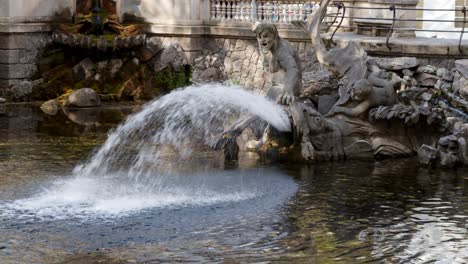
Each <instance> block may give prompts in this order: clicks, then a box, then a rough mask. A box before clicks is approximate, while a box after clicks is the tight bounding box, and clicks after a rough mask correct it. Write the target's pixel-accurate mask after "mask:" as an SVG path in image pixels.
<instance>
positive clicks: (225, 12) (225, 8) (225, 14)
mask: <svg viewBox="0 0 468 264" xmlns="http://www.w3.org/2000/svg"><path fill="white" fill-rule="evenodd" d="M223 19H224V20H227V19H228V1H224V3H223Z"/></svg>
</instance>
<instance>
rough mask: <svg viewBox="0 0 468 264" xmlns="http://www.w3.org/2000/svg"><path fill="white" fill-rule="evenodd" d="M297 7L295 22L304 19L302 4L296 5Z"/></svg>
mask: <svg viewBox="0 0 468 264" xmlns="http://www.w3.org/2000/svg"><path fill="white" fill-rule="evenodd" d="M298 5H299V12H298V18H297V20H304V17H305V13H304V12H305V8H304V3H298Z"/></svg>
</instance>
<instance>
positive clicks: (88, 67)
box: [73, 58, 95, 80]
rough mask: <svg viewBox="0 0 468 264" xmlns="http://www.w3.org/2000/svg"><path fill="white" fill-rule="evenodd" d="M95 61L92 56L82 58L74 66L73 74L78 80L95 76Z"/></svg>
mask: <svg viewBox="0 0 468 264" xmlns="http://www.w3.org/2000/svg"><path fill="white" fill-rule="evenodd" d="M94 71H95V67H94V63H93V61H92V60H91V59H90V58H86V59H84V60H82V61H81V62H80V63H78V64H77V65H75V67H73V74H75V76H76V77H77V80H86V79H89V78H91V77H93V76H94Z"/></svg>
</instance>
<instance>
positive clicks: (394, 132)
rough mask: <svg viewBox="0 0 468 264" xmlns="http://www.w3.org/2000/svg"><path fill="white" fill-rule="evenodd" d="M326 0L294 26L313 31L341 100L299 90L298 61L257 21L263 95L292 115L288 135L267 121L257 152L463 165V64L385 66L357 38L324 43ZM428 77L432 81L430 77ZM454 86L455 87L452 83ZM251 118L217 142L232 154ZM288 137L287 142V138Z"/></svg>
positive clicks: (467, 106) (466, 135) (467, 148)
mask: <svg viewBox="0 0 468 264" xmlns="http://www.w3.org/2000/svg"><path fill="white" fill-rule="evenodd" d="M329 3H330V1H323V2H322V6H321V7H318V8H316V9H315V10H314V13H313V15H312V17H311V18H310V19H309V21H308V23H305V22H304V21H295V22H294V23H293V24H294V25H296V26H297V27H299V28H300V29H302V30H303V31H305V32H307V34H309V35H310V37H311V41H312V46H313V49H314V50H315V53H316V56H317V59H318V61H319V62H320V64H321V65H322V67H324V68H325V69H327V70H328V71H329V72H330V73H331V74H332V75H333V76H334V77H336V78H337V79H338V80H339V82H338V87H336V89H335V91H334V92H332V93H331V95H332V96H336V97H337V98H338V99H337V100H336V102H335V103H334V104H332V105H331V107H329V108H328V109H326V110H324V109H318V107H317V103H316V101H315V102H314V99H313V98H311V97H304V96H301V91H300V89H301V82H300V81H299V80H300V79H301V67H300V66H301V65H300V62H298V60H297V53H296V51H295V50H294V49H292V48H291V46H290V44H289V43H288V42H287V41H285V40H283V39H281V38H280V37H279V36H278V32H277V30H276V28H275V26H274V25H273V24H265V23H262V24H257V25H255V26H254V32H256V34H257V39H258V41H259V46H260V47H261V49H262V50H263V51H264V52H265V53H268V54H269V55H270V56H271V59H270V61H269V70H270V72H271V73H272V76H273V77H272V83H273V85H272V87H271V88H270V89H269V91H268V92H267V96H268V97H270V98H271V99H273V100H276V101H277V102H278V103H280V104H282V105H283V106H284V109H285V110H286V111H287V112H288V113H289V116H290V119H291V124H292V127H293V133H290V134H284V133H277V131H274V130H275V129H273V128H271V127H269V126H267V128H266V129H265V130H264V133H263V136H262V138H261V139H260V140H259V142H258V143H257V144H256V146H255V148H254V149H255V150H256V151H257V152H259V153H260V154H261V155H264V156H267V157H270V158H271V157H274V158H280V159H285V160H294V161H302V162H318V161H331V160H335V161H336V160H349V159H370V160H374V159H384V158H398V157H408V156H414V155H416V154H417V155H418V157H419V161H420V162H421V163H424V164H430V165H435V164H439V165H442V166H445V167H453V166H456V165H460V164H464V165H468V145H467V141H468V123H467V122H468V115H467V112H468V102H467V101H466V99H467V96H466V94H465V93H464V90H463V88H460V87H464V85H462V84H460V82H463V80H466V79H464V78H455V81H454V76H453V75H459V76H463V73H464V72H466V71H465V70H464V67H465V65H464V64H463V62H460V61H459V62H458V63H457V66H456V69H455V70H454V71H453V72H451V71H449V70H447V69H443V68H441V69H437V68H435V67H432V66H419V67H418V64H417V63H415V60H414V61H413V59H412V58H400V59H399V60H397V61H395V60H394V61H393V62H392V63H391V64H390V65H388V63H387V62H388V61H386V60H385V59H370V58H369V57H368V56H367V54H366V52H365V51H364V49H363V48H362V47H360V46H359V45H357V44H355V43H354V42H349V43H348V44H347V45H346V46H344V47H327V46H326V45H325V44H324V42H323V40H322V38H321V37H320V25H321V20H322V18H323V17H324V14H325V12H326V9H327V6H328V4H329ZM428 82H433V83H432V87H428V85H427V83H428ZM457 87H459V88H457ZM254 120H255V118H250V119H248V120H240V121H239V122H238V123H236V124H235V125H233V126H231V127H229V128H227V129H226V130H225V131H224V133H223V134H222V135H220V137H219V138H218V140H217V141H216V143H215V144H214V146H215V147H217V148H220V147H224V149H225V152H226V157H229V158H232V157H234V158H235V157H236V155H237V149H238V148H236V147H235V146H233V145H236V144H237V143H236V140H235V139H236V138H237V137H238V136H240V135H241V133H243V131H245V130H246V129H248V128H251V129H254V128H253V126H255V125H253V124H256V123H255V122H253V121H254ZM284 139H287V140H284Z"/></svg>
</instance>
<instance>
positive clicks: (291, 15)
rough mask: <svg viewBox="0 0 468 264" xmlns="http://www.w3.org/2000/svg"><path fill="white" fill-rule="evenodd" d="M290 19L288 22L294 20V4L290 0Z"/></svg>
mask: <svg viewBox="0 0 468 264" xmlns="http://www.w3.org/2000/svg"><path fill="white" fill-rule="evenodd" d="M288 14H289V15H288V21H287V23H289V22H291V21H292V20H294V4H293V3H292V2H291V1H288Z"/></svg>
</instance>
